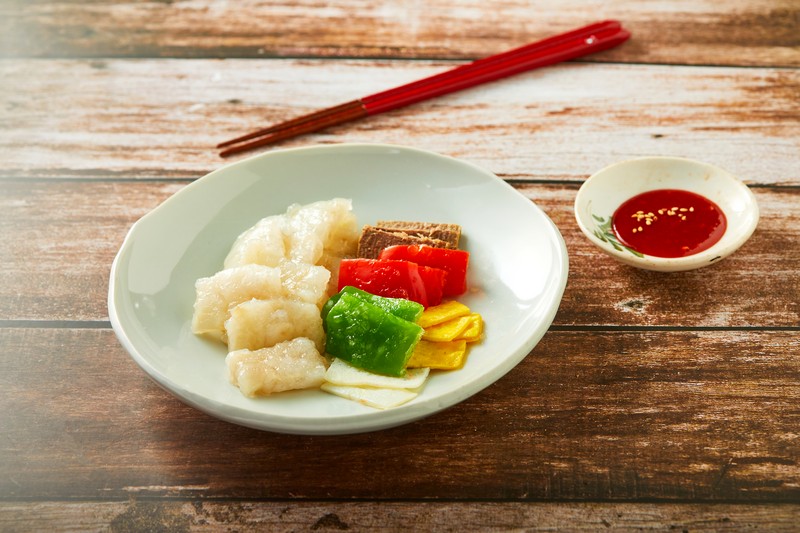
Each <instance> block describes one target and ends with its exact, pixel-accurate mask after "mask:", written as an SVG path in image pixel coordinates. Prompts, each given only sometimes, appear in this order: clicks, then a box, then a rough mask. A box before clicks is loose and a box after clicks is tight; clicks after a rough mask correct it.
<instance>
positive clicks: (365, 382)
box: [325, 358, 430, 389]
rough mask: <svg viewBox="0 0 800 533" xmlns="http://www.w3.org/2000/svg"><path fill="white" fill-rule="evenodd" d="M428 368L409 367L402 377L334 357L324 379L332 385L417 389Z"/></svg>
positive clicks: (422, 382)
mask: <svg viewBox="0 0 800 533" xmlns="http://www.w3.org/2000/svg"><path fill="white" fill-rule="evenodd" d="M429 373H430V368H409V369H408V370H406V375H405V376H403V377H392V376H383V375H380V374H374V373H372V372H367V371H366V370H361V369H360V368H356V367H354V366H353V365H351V364H350V363H347V362H345V361H342V360H341V359H338V358H337V359H334V360H333V362H332V363H331V366H330V367H328V371H327V372H325V381H327V382H329V383H332V384H334V385H342V386H350V387H371V388H375V389H418V388H420V387H421V386H422V385H423V384H425V380H426V379H427V378H428V374H429Z"/></svg>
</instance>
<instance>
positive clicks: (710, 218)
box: [612, 189, 727, 257]
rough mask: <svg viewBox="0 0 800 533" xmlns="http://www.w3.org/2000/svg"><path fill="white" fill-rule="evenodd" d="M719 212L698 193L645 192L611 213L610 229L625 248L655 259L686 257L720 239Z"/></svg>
mask: <svg viewBox="0 0 800 533" xmlns="http://www.w3.org/2000/svg"><path fill="white" fill-rule="evenodd" d="M726 226H727V221H726V219H725V214H724V213H723V212H722V210H721V209H720V208H719V207H718V206H717V204H715V203H714V202H712V201H711V200H709V199H708V198H705V197H703V196H700V195H699V194H695V193H693V192H689V191H683V190H679V189H659V190H655V191H648V192H645V193H642V194H639V195H637V196H634V197H633V198H631V199H629V200H627V201H626V202H625V203H623V204H622V205H621V206H619V208H617V210H616V211H615V212H614V216H613V219H612V227H613V229H614V233H615V234H616V236H617V238H618V239H619V241H620V242H621V243H622V244H624V245H625V246H627V247H629V248H632V249H634V250H636V251H637V252H641V253H643V254H646V255H652V256H655V257H685V256H687V255H692V254H696V253H698V252H702V251H703V250H707V249H708V248H710V247H711V246H713V245H714V244H715V243H716V242H717V241H719V240H720V238H722V234H723V233H725V227H726Z"/></svg>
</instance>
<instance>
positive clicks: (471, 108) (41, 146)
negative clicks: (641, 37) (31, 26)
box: [0, 60, 800, 185]
mask: <svg viewBox="0 0 800 533" xmlns="http://www.w3.org/2000/svg"><path fill="white" fill-rule="evenodd" d="M36 66H37V68H36V69H31V68H30V63H29V62H27V61H24V60H5V61H1V62H0V78H3V79H13V80H14V89H15V90H14V91H0V109H4V110H6V114H5V116H4V120H3V123H2V124H0V154H2V158H3V161H4V164H3V168H2V170H0V172H2V175H3V176H11V177H24V176H33V177H37V176H46V177H85V178H89V177H107V176H114V175H116V176H123V177H165V176H170V177H198V176H200V175H203V174H205V173H207V172H208V171H210V170H213V169H215V168H217V167H219V166H221V165H222V164H223V163H224V162H227V161H224V160H222V159H220V158H219V157H218V155H217V150H215V149H214V146H215V145H216V143H218V142H220V141H222V140H226V139H229V138H231V137H234V136H237V135H240V134H243V133H246V132H249V131H252V130H253V129H255V128H257V127H261V126H263V125H266V124H269V123H273V122H276V121H280V120H284V119H288V118H291V117H294V116H297V115H300V114H303V113H306V112H309V111H312V110H316V109H319V108H321V107H325V106H328V105H334V104H339V103H342V102H345V101H348V100H352V99H354V98H359V97H361V96H364V95H366V94H372V93H375V92H378V91H381V90H383V89H387V88H389V87H394V86H397V85H400V84H403V83H406V82H409V81H412V80H415V79H419V78H421V77H424V76H427V75H429V74H433V73H435V72H441V71H442V70H444V69H446V68H449V67H450V66H452V64H448V63H442V62H414V63H408V62H396V61H313V60H273V61H264V62H258V63H255V62H253V61H251V60H226V61H207V60H197V61H180V60H140V61H124V60H97V61H58V60H55V61H49V60H42V61H37V62H36ZM76 80H79V83H77V82H76ZM798 94H800V71H798V70H783V69H742V68H710V67H674V66H671V67H665V66H647V65H590V64H574V65H560V66H556V67H551V68H548V69H543V70H539V71H536V72H530V73H526V74H522V75H519V76H517V77H515V78H513V79H509V80H504V81H500V82H497V83H493V84H489V85H485V86H481V87H477V88H474V89H472V90H468V91H464V92H461V93H456V94H452V95H449V96H445V97H441V98H438V99H435V100H431V101H428V102H423V103H420V104H417V105H414V106H410V107H408V108H404V109H401V110H397V111H394V112H391V113H387V114H384V115H378V116H373V117H369V118H367V119H363V120H361V121H358V122H356V123H352V124H346V125H342V126H338V127H335V128H330V129H329V130H326V131H324V132H320V133H317V134H313V135H307V136H305V137H302V138H298V139H294V140H291V141H286V142H284V143H282V144H280V145H278V146H277V147H278V148H286V147H295V146H304V145H309V144H311V145H313V144H329V143H339V142H378V143H392V144H406V145H412V146H418V147H423V148H426V149H429V150H432V151H436V152H441V153H444V154H447V155H452V156H455V157H460V158H464V159H466V160H468V161H471V162H473V163H476V164H478V165H480V166H483V167H485V168H487V169H488V170H491V171H493V172H495V173H497V174H499V175H501V176H503V177H504V178H507V179H509V180H520V179H536V180H583V179H584V178H585V177H586V176H588V175H590V174H592V173H593V172H595V171H597V170H599V169H600V168H602V167H604V166H606V165H608V164H611V163H614V162H617V161H620V160H623V159H628V158H631V157H639V156H643V155H667V156H669V155H674V156H683V157H690V158H694V159H700V160H703V161H707V162H709V163H713V164H717V165H718V166H721V167H723V168H726V169H728V170H730V171H731V172H733V173H735V174H737V175H739V176H741V177H742V179H744V180H745V181H746V182H747V183H751V184H792V185H798V184H800V173H798V167H797V160H798V158H800V141H799V140H798V139H800V108H798V106H797V105H796V104H797V95H798ZM248 155H252V154H245V155H244V156H242V157H245V156H248ZM236 159H238V158H233V159H232V160H236Z"/></svg>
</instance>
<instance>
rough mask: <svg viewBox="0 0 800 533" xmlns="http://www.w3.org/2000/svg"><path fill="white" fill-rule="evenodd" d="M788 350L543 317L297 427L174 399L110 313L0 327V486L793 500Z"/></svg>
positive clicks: (70, 490) (792, 345) (793, 388)
mask: <svg viewBox="0 0 800 533" xmlns="http://www.w3.org/2000/svg"><path fill="white" fill-rule="evenodd" d="M798 348H800V341H798V337H797V333H796V332H795V331H784V332H775V331H772V332H764V331H738V332H730V331H724V332H720V331H650V332H625V331H615V330H611V331H594V332H592V331H551V332H549V333H548V334H547V335H546V336H545V337H544V339H543V340H542V342H541V343H540V344H539V345H538V346H537V347H536V348H535V349H534V351H533V352H532V353H531V354H530V355H529V356H528V357H527V358H526V359H525V360H523V362H522V363H521V364H520V365H518V366H517V367H516V368H515V369H514V370H512V371H511V372H510V373H509V374H507V375H506V376H505V377H503V378H502V379H501V380H500V381H498V382H497V383H495V384H494V385H492V386H490V387H489V388H487V389H485V390H484V391H482V392H480V393H479V394H477V395H475V396H473V397H472V398H470V399H468V400H467V401H465V402H463V403H461V404H459V405H457V406H455V407H453V408H451V409H449V410H447V411H444V412H442V413H439V414H437V415H434V416H431V417H429V418H427V419H424V420H422V421H419V422H416V423H413V424H409V425H405V426H401V427H398V428H394V429H390V430H385V431H381V432H376V433H369V434H361V435H351V436H338V437H304V436H292V435H279V434H272V433H267V432H260V431H256V430H251V429H247V428H243V427H238V426H234V425H231V424H228V423H225V422H221V421H218V420H216V419H214V418H211V417H209V416H207V415H205V414H203V413H200V412H199V411H196V410H194V409H193V408H190V407H188V406H186V405H184V404H182V403H181V402H179V401H178V400H176V399H174V398H173V397H171V396H169V395H168V394H167V393H165V392H163V391H162V390H161V389H160V388H158V387H157V386H156V385H154V384H153V383H152V382H151V381H150V380H149V379H148V378H147V377H146V376H145V374H144V373H143V372H142V371H141V370H140V369H139V368H138V367H136V365H135V364H134V363H133V361H132V360H131V359H130V358H128V357H127V356H126V354H125V353H124V352H123V350H122V348H121V347H120V345H119V344H118V343H117V341H116V339H115V337H114V335H113V333H112V332H111V331H110V330H106V329H60V328H55V329H38V328H34V329H15V328H4V329H0V365H2V367H3V373H2V374H0V427H3V435H2V439H0V495H2V498H3V499H5V500H6V501H9V500H17V501H18V500H31V499H35V500H60V499H64V498H69V499H71V500H82V499H91V500H94V499H98V500H113V499H127V498H128V497H135V498H137V499H150V498H164V497H170V498H173V497H175V498H203V499H206V498H215V497H224V498H242V499H250V498H257V499H287V498H291V499H312V500H314V499H327V500H330V499H333V500H340V499H366V500H385V499H389V500H395V501H397V500H421V499H422V500H461V501H463V500H475V499H478V500H484V501H485V500H500V501H526V500H534V501H535V500H551V501H559V500H569V501H574V500H586V501H637V500H638V501H660V500H673V501H676V502H677V501H688V500H692V501H694V502H696V503H701V502H713V501H717V502H739V503H746V502H767V501H770V502H786V503H789V502H794V503H796V502H797V501H798V498H800V454H799V453H798V452H799V451H800V450H798V446H797V442H798V441H797V427H798V422H800V410H798V402H797V399H798V397H799V396H800V349H798ZM223 374H224V372H223V366H222V362H220V379H224V375H223ZM265 401H268V400H265ZM421 450H425V452H424V454H423V453H422V452H421ZM386 480H391V483H387V482H386Z"/></svg>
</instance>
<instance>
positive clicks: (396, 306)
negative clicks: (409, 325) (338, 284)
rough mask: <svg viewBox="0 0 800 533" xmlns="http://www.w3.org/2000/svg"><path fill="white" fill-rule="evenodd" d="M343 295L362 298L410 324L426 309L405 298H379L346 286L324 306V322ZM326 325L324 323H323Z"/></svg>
mask: <svg viewBox="0 0 800 533" xmlns="http://www.w3.org/2000/svg"><path fill="white" fill-rule="evenodd" d="M342 293H348V294H351V295H353V296H355V297H357V298H361V299H362V300H364V301H366V302H368V303H371V304H374V305H377V306H378V307H380V308H381V309H384V310H386V311H388V312H389V313H391V314H393V315H395V316H396V317H399V318H402V319H403V320H408V321H409V322H416V321H417V320H419V317H420V316H421V315H422V312H423V311H424V309H425V308H424V307H422V304H420V303H417V302H412V301H411V300H406V299H404V298H386V297H384V296H377V295H375V294H370V293H368V292H366V291H362V290H361V289H357V288H355V287H353V286H350V285H348V286H346V287H342V290H340V291H339V292H338V293H336V294H334V295H333V296H331V297H330V299H328V301H327V302H325V305H324V306H322V313H321V314H322V320H323V321H324V320H325V317H326V316H328V311H330V310H331V307H333V306H334V304H336V302H338V301H339V298H340V297H341V295H342ZM323 324H324V322H323Z"/></svg>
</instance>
